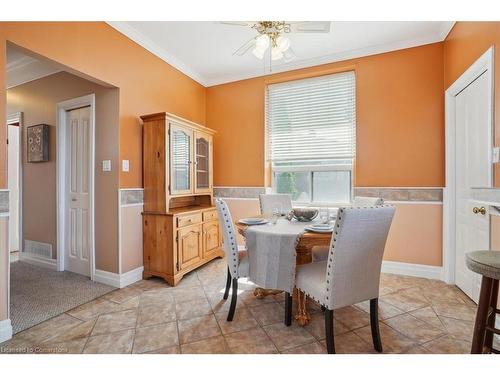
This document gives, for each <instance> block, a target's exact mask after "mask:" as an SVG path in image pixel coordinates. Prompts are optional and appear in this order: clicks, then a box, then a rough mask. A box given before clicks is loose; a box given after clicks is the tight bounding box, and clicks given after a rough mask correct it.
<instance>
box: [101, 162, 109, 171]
mask: <svg viewBox="0 0 500 375" xmlns="http://www.w3.org/2000/svg"><path fill="white" fill-rule="evenodd" d="M102 171H103V172H110V171H111V160H103V161H102Z"/></svg>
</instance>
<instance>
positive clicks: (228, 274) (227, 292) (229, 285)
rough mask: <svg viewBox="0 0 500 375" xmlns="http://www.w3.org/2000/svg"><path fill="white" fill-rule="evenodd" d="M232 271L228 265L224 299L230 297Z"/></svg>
mask: <svg viewBox="0 0 500 375" xmlns="http://www.w3.org/2000/svg"><path fill="white" fill-rule="evenodd" d="M231 279H232V277H231V271H229V267H227V280H226V290H225V291H224V297H222V298H224V299H227V297H229V289H231Z"/></svg>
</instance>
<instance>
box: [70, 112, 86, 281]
mask: <svg viewBox="0 0 500 375" xmlns="http://www.w3.org/2000/svg"><path fill="white" fill-rule="evenodd" d="M66 118H67V125H66V126H67V128H66V134H67V141H66V147H67V152H68V153H67V155H68V159H67V163H66V176H67V186H68V189H67V191H68V193H69V194H68V197H67V199H68V202H67V205H66V207H67V210H68V212H67V214H66V220H67V222H66V228H68V230H67V237H66V238H67V239H66V246H65V248H66V251H67V253H66V257H65V269H66V270H68V271H71V272H75V273H79V274H82V275H86V276H90V267H91V266H90V261H91V259H90V251H91V242H90V228H91V225H90V219H91V218H90V216H89V212H90V211H89V209H90V206H89V204H90V199H89V194H90V160H91V159H90V156H91V155H90V148H89V146H90V136H91V134H90V129H91V127H90V121H91V117H90V107H84V108H79V109H75V110H72V111H68V113H67V116H66Z"/></svg>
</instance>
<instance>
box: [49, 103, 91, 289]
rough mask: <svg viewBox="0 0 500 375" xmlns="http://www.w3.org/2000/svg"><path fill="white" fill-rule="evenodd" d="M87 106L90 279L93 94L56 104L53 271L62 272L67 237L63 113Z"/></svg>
mask: <svg viewBox="0 0 500 375" xmlns="http://www.w3.org/2000/svg"><path fill="white" fill-rule="evenodd" d="M85 106H90V116H91V119H92V121H91V122H90V137H91V140H90V142H89V143H90V144H89V147H90V150H89V151H90V153H89V154H90V163H89V168H90V189H89V213H90V215H89V216H90V279H91V280H94V275H95V214H94V212H95V209H94V193H95V192H94V185H95V94H90V95H85V96H81V97H79V98H74V99H70V100H66V101H63V102H60V103H58V104H57V171H56V175H57V270H58V271H64V258H65V251H66V248H65V246H64V245H65V243H66V237H67V228H66V222H67V221H66V215H67V199H66V197H67V193H68V187H67V184H66V181H67V180H66V170H67V169H66V168H67V156H66V142H67V139H66V134H67V129H66V124H67V122H66V118H67V111H70V110H72V109H77V108H80V107H85Z"/></svg>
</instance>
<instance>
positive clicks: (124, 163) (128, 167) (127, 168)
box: [122, 160, 130, 172]
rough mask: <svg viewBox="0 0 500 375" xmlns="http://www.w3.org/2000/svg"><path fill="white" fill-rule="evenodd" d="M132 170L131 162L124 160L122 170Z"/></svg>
mask: <svg viewBox="0 0 500 375" xmlns="http://www.w3.org/2000/svg"><path fill="white" fill-rule="evenodd" d="M129 170H130V163H129V161H128V160H122V171H123V172H128V171H129Z"/></svg>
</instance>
